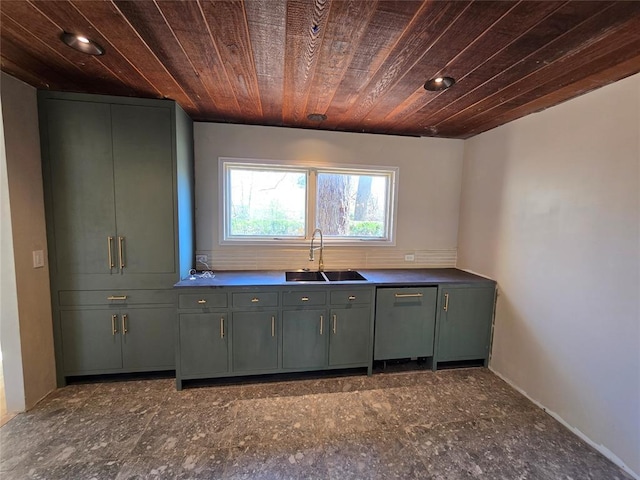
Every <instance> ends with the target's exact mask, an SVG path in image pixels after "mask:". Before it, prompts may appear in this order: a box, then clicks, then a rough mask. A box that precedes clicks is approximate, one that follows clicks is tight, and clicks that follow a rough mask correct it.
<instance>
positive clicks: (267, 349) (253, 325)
mask: <svg viewBox="0 0 640 480" xmlns="http://www.w3.org/2000/svg"><path fill="white" fill-rule="evenodd" d="M231 329H232V331H231V344H232V346H233V371H235V372H244V371H259V370H275V369H276V368H278V335H279V332H278V330H279V326H278V313H277V312H276V311H272V312H233V317H232V324H231Z"/></svg>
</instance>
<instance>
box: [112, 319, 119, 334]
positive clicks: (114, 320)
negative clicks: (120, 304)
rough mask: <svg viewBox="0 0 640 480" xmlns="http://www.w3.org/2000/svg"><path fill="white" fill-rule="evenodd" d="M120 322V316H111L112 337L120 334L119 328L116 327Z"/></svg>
mask: <svg viewBox="0 0 640 480" xmlns="http://www.w3.org/2000/svg"><path fill="white" fill-rule="evenodd" d="M117 320H118V315H111V335H115V334H116V333H118V327H116V321H117Z"/></svg>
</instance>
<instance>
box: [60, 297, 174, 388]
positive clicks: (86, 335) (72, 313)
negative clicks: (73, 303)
mask: <svg viewBox="0 0 640 480" xmlns="http://www.w3.org/2000/svg"><path fill="white" fill-rule="evenodd" d="M175 315H176V310H175V308H162V307H157V308H122V307H120V308H109V309H78V310H63V311H62V312H60V327H61V328H60V330H61V337H62V359H63V370H64V374H65V375H90V374H96V373H124V372H142V371H152V370H171V369H173V368H175V355H174V350H173V345H174V338H175V334H174V328H175V327H174V325H175Z"/></svg>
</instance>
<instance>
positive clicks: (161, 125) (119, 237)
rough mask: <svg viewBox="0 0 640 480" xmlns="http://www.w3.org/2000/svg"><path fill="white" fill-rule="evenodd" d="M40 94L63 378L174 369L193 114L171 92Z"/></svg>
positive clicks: (189, 228)
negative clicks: (164, 95) (156, 95)
mask: <svg viewBox="0 0 640 480" xmlns="http://www.w3.org/2000/svg"><path fill="white" fill-rule="evenodd" d="M38 102H39V112H40V136H41V149H42V168H43V178H44V189H45V208H46V216H47V239H48V250H49V266H50V272H51V273H50V275H51V289H52V304H53V312H54V336H55V337H54V338H55V342H56V361H57V371H58V383H59V384H64V382H65V378H66V377H68V376H74V375H87V374H103V373H118V372H133V371H152V370H170V369H174V368H175V359H174V356H173V354H172V353H171V352H173V342H174V338H175V337H174V323H175V322H174V319H175V314H176V296H175V293H174V292H173V290H172V286H173V284H174V283H175V282H177V281H179V280H180V279H181V278H183V277H185V276H186V275H187V274H188V270H189V269H190V268H191V266H192V261H193V253H194V237H193V210H194V209H193V123H192V121H191V119H190V118H189V117H188V116H187V115H186V114H185V112H184V111H183V110H182V109H181V108H180V107H179V106H178V105H177V104H176V103H175V102H173V101H170V100H151V99H134V98H126V97H108V96H100V95H85V94H68V93H59V92H45V91H41V92H39V96H38ZM167 352H170V353H169V354H168V353H167Z"/></svg>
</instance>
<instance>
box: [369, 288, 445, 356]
mask: <svg viewBox="0 0 640 480" xmlns="http://www.w3.org/2000/svg"><path fill="white" fill-rule="evenodd" d="M436 298H437V288H436V287H432V288H379V289H378V293H377V296H376V331H375V347H374V359H375V360H387V359H392V358H413V357H430V356H432V355H433V339H434V331H435V323H436Z"/></svg>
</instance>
